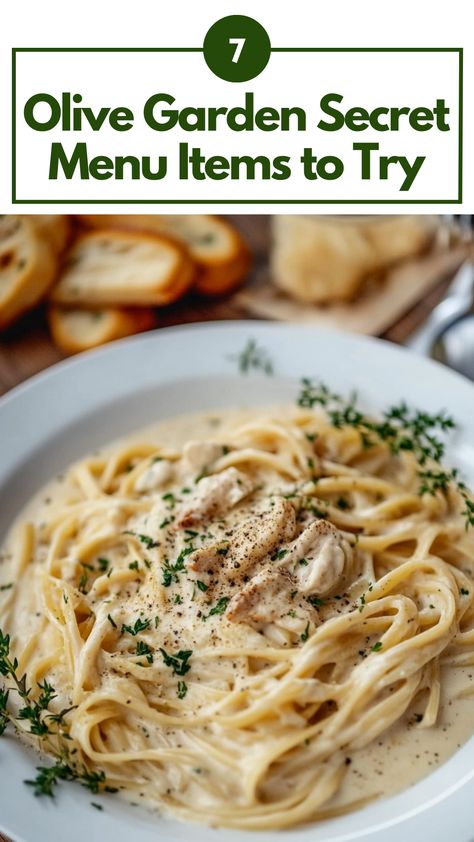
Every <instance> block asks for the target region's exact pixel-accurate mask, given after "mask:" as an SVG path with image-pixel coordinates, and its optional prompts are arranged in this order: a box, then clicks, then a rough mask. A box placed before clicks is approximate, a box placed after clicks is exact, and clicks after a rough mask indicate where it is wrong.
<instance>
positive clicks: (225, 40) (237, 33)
mask: <svg viewBox="0 0 474 842" xmlns="http://www.w3.org/2000/svg"><path fill="white" fill-rule="evenodd" d="M271 49H272V48H271V44H270V38H269V37H268V33H267V31H266V30H265V29H264V28H263V26H262V25H261V24H260V23H258V21H256V20H254V19H253V18H249V17H247V16H246V15H229V16H228V17H226V18H221V19H220V20H218V21H217V22H216V23H214V24H213V25H212V26H211V28H210V29H209V31H208V33H207V35H206V37H205V38H204V46H203V50H204V59H205V61H206V64H207V66H208V67H209V69H210V70H212V72H213V73H214V74H215V75H216V76H219V78H220V79H225V81H226V82H248V81H249V79H255V77H256V76H258V75H259V74H260V73H261V72H262V70H264V68H265V67H266V66H267V64H268V60H269V58H270V53H271Z"/></svg>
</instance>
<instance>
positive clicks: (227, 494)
mask: <svg viewBox="0 0 474 842" xmlns="http://www.w3.org/2000/svg"><path fill="white" fill-rule="evenodd" d="M253 489H254V485H253V483H252V481H251V480H250V479H249V478H248V477H247V476H246V475H245V474H244V473H242V472H241V471H238V470H237V469H236V468H227V469H226V470H225V471H221V473H219V474H212V476H209V477H204V478H203V479H202V480H200V481H199V482H198V484H197V485H196V487H195V490H194V491H193V493H192V494H191V495H190V496H189V497H188V499H187V501H186V503H185V505H184V506H183V507H182V508H181V509H180V511H179V512H178V516H177V519H176V524H177V526H179V527H188V526H195V525H196V524H198V523H201V522H202V521H205V520H211V519H212V518H214V517H217V516H218V515H222V514H224V513H225V512H228V511H229V510H230V509H232V507H233V506H235V505H236V504H237V503H240V501H241V500H243V499H244V497H247V495H248V494H250V493H251V492H252V491H253Z"/></svg>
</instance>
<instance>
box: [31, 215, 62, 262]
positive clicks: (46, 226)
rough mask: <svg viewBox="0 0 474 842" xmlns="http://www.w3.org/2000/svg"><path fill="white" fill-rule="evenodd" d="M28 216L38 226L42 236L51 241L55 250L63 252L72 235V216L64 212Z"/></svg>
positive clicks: (59, 252)
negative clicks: (65, 214) (63, 213)
mask: <svg viewBox="0 0 474 842" xmlns="http://www.w3.org/2000/svg"><path fill="white" fill-rule="evenodd" d="M27 218H28V219H30V220H31V222H32V223H33V225H34V226H35V228H37V230H38V233H39V234H40V236H41V237H44V238H45V239H46V240H47V241H48V242H49V243H50V245H51V248H52V249H53V251H55V252H56V253H57V254H62V252H63V251H64V249H65V248H66V246H67V244H68V242H69V238H70V236H71V230H72V223H71V218H70V217H69V216H64V215H62V214H35V215H34V216H28V217H27Z"/></svg>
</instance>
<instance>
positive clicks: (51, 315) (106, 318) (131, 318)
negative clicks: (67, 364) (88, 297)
mask: <svg viewBox="0 0 474 842" xmlns="http://www.w3.org/2000/svg"><path fill="white" fill-rule="evenodd" d="M94 312H96V313H97V314H98V315H100V316H101V317H102V319H103V325H102V331H101V332H99V333H98V332H97V330H96V331H95V333H94V334H93V335H91V334H90V333H89V334H88V333H87V326H86V325H85V326H84V327H85V329H84V333H83V335H82V336H78V335H77V333H76V334H74V333H73V332H72V331H71V330H70V327H69V324H70V323H69V317H70V316H71V314H73V313H76V314H80V316H85V315H86V314H85V313H84V311H83V310H74V311H73V310H69V309H67V308H63V307H54V306H52V307H49V308H48V312H47V318H48V324H49V329H50V331H51V336H52V338H53V341H54V343H55V345H57V347H58V348H59V349H60V350H61V351H62V352H63V353H64V354H68V355H69V354H78V353H80V352H82V351H88V350H90V349H91V348H97V347H98V346H100V345H104V344H105V343H106V342H112V341H113V340H115V339H123V338H124V337H126V336H133V335H134V334H136V333H142V332H143V331H145V330H150V329H151V328H153V327H155V325H156V316H155V313H154V312H153V310H151V309H149V308H146V307H142V308H139V309H132V308H125V309H123V310H121V309H118V308H107V309H104V310H103V311H90V313H91V315H92V314H93V313H94Z"/></svg>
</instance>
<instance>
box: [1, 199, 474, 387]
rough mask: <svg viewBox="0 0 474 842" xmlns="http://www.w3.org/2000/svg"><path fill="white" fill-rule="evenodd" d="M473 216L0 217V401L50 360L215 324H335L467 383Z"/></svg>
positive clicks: (472, 321)
mask: <svg viewBox="0 0 474 842" xmlns="http://www.w3.org/2000/svg"><path fill="white" fill-rule="evenodd" d="M473 256H474V247H473V218H472V217H454V216H446V217H439V216H433V215H421V216H419V215H397V216H342V217H341V216H338V217H336V216H334V217H331V216H329V215H325V216H321V215H318V216H313V215H304V216H294V215H292V216H286V215H278V216H274V217H272V216H266V215H265V216H260V215H259V216H246V215H234V216H226V217H215V216H205V215H187V216H166V215H165V216H162V215H138V216H135V215H133V216H132V215H130V216H128V215H94V216H75V217H74V216H59V215H38V216H20V215H19V216H3V217H0V392H1V393H4V392H6V391H8V390H9V389H10V388H12V387H13V386H15V385H17V384H18V383H20V382H21V381H22V380H24V379H26V378H27V377H29V376H31V375H32V374H35V373H36V372H38V371H40V370H42V369H44V368H46V367H47V366H49V365H51V364H52V363H54V362H56V361H57V360H59V359H61V358H63V357H65V356H68V355H71V354H77V353H81V352H83V351H85V350H88V349H90V348H94V347H96V346H98V345H101V344H105V343H107V342H109V341H112V340H114V339H118V338H121V337H124V336H128V335H132V334H135V333H139V332H142V331H145V330H150V329H153V328H161V327H165V326H169V325H179V324H183V323H188V322H197V321H207V320H215V319H242V318H247V319H248V318H250V319H270V320H272V319H273V320H279V321H292V322H301V323H303V322H304V323H306V324H308V323H309V324H314V326H315V328H316V327H317V326H320V325H322V326H327V327H334V328H338V329H340V330H347V331H354V332H358V333H364V334H369V335H374V336H382V337H384V338H386V339H388V340H390V341H392V342H396V343H400V344H407V345H409V346H411V347H412V348H413V349H414V350H415V351H416V352H417V353H423V354H426V355H429V356H433V357H434V358H436V359H438V360H440V361H441V362H443V363H444V364H447V365H450V366H451V367H453V368H455V369H457V370H458V371H461V372H462V373H463V374H465V375H467V376H470V377H472V378H473V379H474V315H473V310H474V308H473V272H472V258H473Z"/></svg>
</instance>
